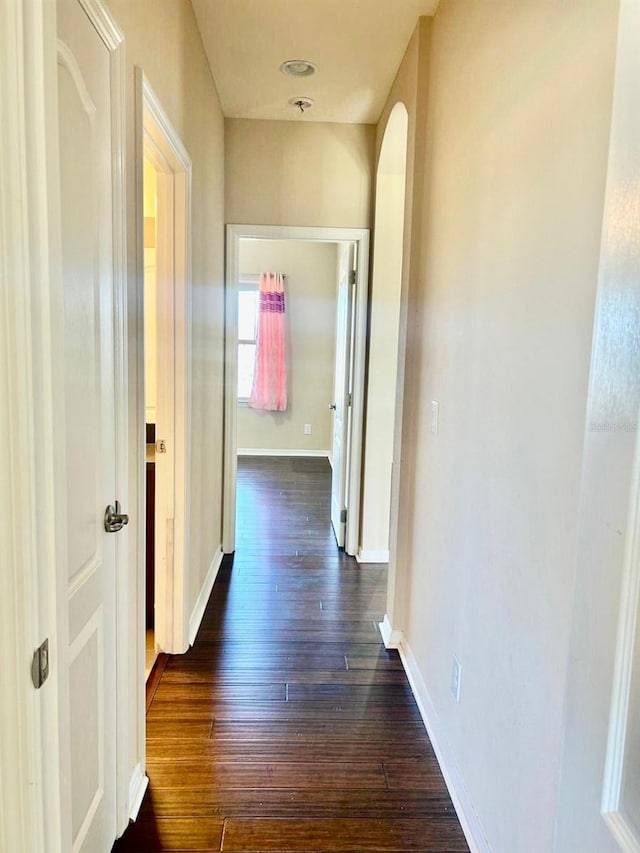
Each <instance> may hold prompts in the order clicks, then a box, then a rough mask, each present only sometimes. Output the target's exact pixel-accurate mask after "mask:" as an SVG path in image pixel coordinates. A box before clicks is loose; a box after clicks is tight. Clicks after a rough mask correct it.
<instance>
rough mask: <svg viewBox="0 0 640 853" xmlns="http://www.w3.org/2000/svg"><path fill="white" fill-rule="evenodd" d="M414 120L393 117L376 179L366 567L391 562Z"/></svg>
mask: <svg viewBox="0 0 640 853" xmlns="http://www.w3.org/2000/svg"><path fill="white" fill-rule="evenodd" d="M408 124H409V117H408V114H407V110H406V107H405V106H404V104H403V103H401V102H398V103H397V104H396V105H395V106H394V108H393V110H392V111H391V113H390V115H389V120H388V122H387V127H386V130H385V134H384V139H383V141H382V147H381V151H380V158H379V161H378V170H377V175H376V211H375V232H374V244H373V279H372V287H371V319H370V333H369V358H368V381H367V410H366V421H365V436H366V438H365V441H366V445H365V453H364V477H363V494H362V527H361V539H360V542H361V545H360V552H359V555H358V556H359V559H360V561H361V562H369V563H387V562H388V561H389V532H390V516H391V478H392V470H393V446H394V423H395V409H396V399H397V394H396V391H397V377H398V345H399V334H400V303H401V290H402V262H403V242H404V212H405V186H406V176H407V134H408Z"/></svg>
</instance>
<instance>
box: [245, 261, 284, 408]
mask: <svg viewBox="0 0 640 853" xmlns="http://www.w3.org/2000/svg"><path fill="white" fill-rule="evenodd" d="M259 290H260V306H259V313H258V336H257V340H256V364H255V370H254V373H253V387H252V388H251V395H250V397H249V403H248V405H249V406H250V407H251V408H252V409H263V410H266V411H269V412H284V411H286V408H287V356H286V352H285V326H284V323H285V319H284V318H285V304H284V276H283V275H282V273H279V272H263V273H261V274H260V286H259Z"/></svg>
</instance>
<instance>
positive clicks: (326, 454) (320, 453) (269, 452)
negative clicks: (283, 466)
mask: <svg viewBox="0 0 640 853" xmlns="http://www.w3.org/2000/svg"><path fill="white" fill-rule="evenodd" d="M237 452H238V456H296V457H298V456H299V457H304V456H313V457H318V458H324V459H330V457H331V453H330V451H329V450H300V449H296V450H284V449H277V450H274V449H273V448H271V449H269V448H259V447H239V448H238V451H237Z"/></svg>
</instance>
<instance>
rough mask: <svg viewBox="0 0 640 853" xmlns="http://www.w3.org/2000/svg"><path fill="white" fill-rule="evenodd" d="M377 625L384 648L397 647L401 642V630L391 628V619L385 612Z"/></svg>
mask: <svg viewBox="0 0 640 853" xmlns="http://www.w3.org/2000/svg"><path fill="white" fill-rule="evenodd" d="M378 627H379V628H380V633H381V634H382V642H383V643H384V647H385V649H399V648H400V643H401V642H402V631H394V630H393V627H392V625H391V621H390V619H389V617H388V616H387V614H386V613H385V614H384V619H383V620H382V622H378Z"/></svg>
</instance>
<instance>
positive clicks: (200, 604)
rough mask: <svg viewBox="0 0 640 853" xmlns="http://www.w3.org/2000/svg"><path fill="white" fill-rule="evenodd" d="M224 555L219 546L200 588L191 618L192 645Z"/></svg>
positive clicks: (190, 634)
mask: <svg viewBox="0 0 640 853" xmlns="http://www.w3.org/2000/svg"><path fill="white" fill-rule="evenodd" d="M223 557H224V554H223V553H222V548H218V549H217V551H216V553H215V554H214V555H213V560H212V561H211V565H210V566H209V571H208V572H207V576H206V578H205V580H204V583H203V585H202V589H201V590H200V595H199V596H198V600H197V601H196V604H195V607H194V608H193V612H192V613H191V618H190V619H189V645H190V646H192V645H193V643H194V641H195V639H196V634H197V633H198V628H199V627H200V623H201V622H202V617H203V616H204V609H205V607H206V606H207V602H208V601H209V596H210V595H211V590H212V589H213V584H214V583H215V580H216V577H217V575H218V571H219V570H220V565H221V563H222V558H223Z"/></svg>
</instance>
